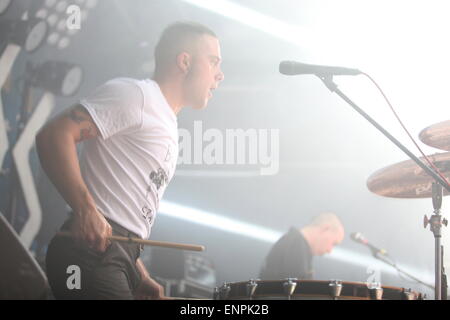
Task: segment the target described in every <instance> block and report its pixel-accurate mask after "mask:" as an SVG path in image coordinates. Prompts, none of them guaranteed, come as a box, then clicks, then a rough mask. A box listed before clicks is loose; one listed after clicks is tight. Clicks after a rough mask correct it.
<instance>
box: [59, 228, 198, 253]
mask: <svg viewBox="0 0 450 320" xmlns="http://www.w3.org/2000/svg"><path fill="white" fill-rule="evenodd" d="M56 235H57V236H61V237H71V236H72V234H71V233H70V232H58V233H57V234H56ZM108 239H109V240H113V241H119V242H128V243H138V244H143V245H146V246H155V247H164V248H173V249H181V250H189V251H205V247H204V246H199V245H195V244H184V243H175V242H165V241H154V240H144V239H139V238H131V237H130V238H128V237H121V236H110V237H108Z"/></svg>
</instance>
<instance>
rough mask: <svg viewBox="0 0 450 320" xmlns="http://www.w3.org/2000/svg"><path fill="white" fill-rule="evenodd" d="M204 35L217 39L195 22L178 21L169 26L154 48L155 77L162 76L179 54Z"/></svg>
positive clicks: (207, 29)
mask: <svg viewBox="0 0 450 320" xmlns="http://www.w3.org/2000/svg"><path fill="white" fill-rule="evenodd" d="M205 34H206V35H210V36H213V37H214V38H217V36H216V34H215V33H214V32H213V31H212V30H211V29H209V28H208V27H205V26H204V25H202V24H200V23H197V22H191V21H180V22H176V23H173V24H171V25H169V26H168V27H167V28H166V29H165V30H164V31H163V32H162V34H161V37H160V39H159V41H158V44H157V45H156V48H155V75H160V74H163V73H164V72H165V71H166V70H167V67H168V66H170V65H171V64H173V63H174V62H175V59H176V56H177V55H178V54H179V53H181V52H183V51H186V50H187V49H188V48H189V46H190V45H191V44H192V42H194V41H195V40H197V39H198V38H200V37H201V36H203V35H205Z"/></svg>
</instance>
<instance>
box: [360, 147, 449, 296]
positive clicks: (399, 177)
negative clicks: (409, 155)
mask: <svg viewBox="0 0 450 320" xmlns="http://www.w3.org/2000/svg"><path fill="white" fill-rule="evenodd" d="M429 158H431V161H432V162H433V163H434V164H435V165H436V167H438V168H441V169H442V173H443V174H444V175H445V176H449V174H450V166H449V164H450V152H446V153H440V154H435V155H432V156H430V157H429ZM425 171H426V170H425ZM425 171H423V170H421V169H420V168H419V167H418V166H417V165H416V163H415V162H413V161H412V160H408V161H403V162H400V163H397V164H394V165H391V166H389V167H386V168H383V169H381V170H378V171H377V172H375V173H374V174H372V175H371V176H370V177H369V179H368V181H367V186H368V188H369V190H370V191H372V192H374V193H376V194H378V195H381V196H386V197H394V198H429V197H431V198H432V202H433V209H434V211H433V215H431V217H427V216H424V219H423V226H424V227H425V228H427V227H428V226H430V231H431V232H432V233H433V235H434V239H435V250H434V251H435V285H434V288H433V289H434V291H435V299H436V300H441V299H442V297H443V294H442V293H443V292H444V294H445V291H446V289H445V288H446V284H445V283H443V279H446V277H445V274H444V272H443V264H442V260H443V258H442V257H443V250H444V249H443V247H442V246H441V236H442V226H447V224H448V221H447V219H445V218H443V217H442V216H441V205H442V197H443V195H444V190H443V188H442V186H441V184H438V183H437V182H435V179H433V178H432V177H430V176H427V175H425ZM448 194H449V193H448V191H447V190H445V195H448ZM380 260H382V261H384V262H386V263H388V264H390V265H392V266H393V267H395V268H396V269H397V270H399V269H398V267H397V266H396V265H395V264H394V263H392V262H388V261H385V260H384V259H380ZM402 273H404V274H406V275H407V276H409V277H410V278H412V279H414V280H416V281H418V279H417V278H414V277H412V276H410V275H408V274H407V273H405V272H402ZM419 282H421V283H423V282H422V281H420V280H419ZM427 286H429V285H427ZM429 287H430V286H429Z"/></svg>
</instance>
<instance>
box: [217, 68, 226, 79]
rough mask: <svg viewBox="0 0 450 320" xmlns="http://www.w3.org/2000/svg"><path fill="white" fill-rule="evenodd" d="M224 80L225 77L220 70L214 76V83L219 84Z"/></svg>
mask: <svg viewBox="0 0 450 320" xmlns="http://www.w3.org/2000/svg"><path fill="white" fill-rule="evenodd" d="M223 79H225V75H224V74H223V72H222V70H220V71H219V73H218V74H217V75H216V81H217V82H221V81H223Z"/></svg>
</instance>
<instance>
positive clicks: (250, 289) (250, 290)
mask: <svg viewBox="0 0 450 320" xmlns="http://www.w3.org/2000/svg"><path fill="white" fill-rule="evenodd" d="M257 287H258V283H257V282H256V281H255V280H253V279H251V280H250V281H249V282H248V283H247V286H246V289H247V296H248V297H249V299H250V300H253V295H254V294H255V291H256V288H257Z"/></svg>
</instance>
